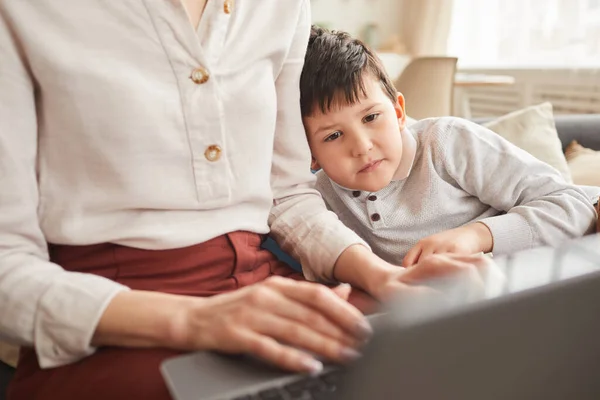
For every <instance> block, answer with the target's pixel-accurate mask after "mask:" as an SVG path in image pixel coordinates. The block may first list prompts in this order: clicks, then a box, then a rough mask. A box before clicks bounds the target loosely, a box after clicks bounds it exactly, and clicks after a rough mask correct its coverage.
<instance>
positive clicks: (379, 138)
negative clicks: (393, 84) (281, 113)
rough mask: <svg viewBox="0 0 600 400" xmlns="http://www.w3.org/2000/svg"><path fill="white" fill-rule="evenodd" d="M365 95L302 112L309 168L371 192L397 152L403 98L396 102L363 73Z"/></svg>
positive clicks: (389, 171)
mask: <svg viewBox="0 0 600 400" xmlns="http://www.w3.org/2000/svg"><path fill="white" fill-rule="evenodd" d="M364 86H365V91H366V96H364V97H362V98H361V99H360V100H359V101H358V102H356V103H355V104H353V105H342V106H339V107H333V108H332V109H331V110H330V111H328V112H327V113H325V114H323V113H322V112H321V110H319V109H318V107H317V110H315V112H314V113H313V115H312V116H310V117H305V118H304V127H305V129H306V134H307V137H308V144H309V146H310V149H311V152H312V156H313V165H312V168H313V169H319V168H323V170H324V171H325V173H326V174H327V176H329V178H331V179H332V180H333V181H334V182H336V183H337V184H338V185H341V186H343V187H345V188H348V189H353V190H364V191H368V192H376V191H378V190H380V189H382V188H384V187H385V186H387V185H388V184H389V183H390V182H391V180H392V178H393V176H394V174H395V172H396V170H397V169H398V167H399V165H400V160H401V158H402V135H401V134H400V129H402V128H403V127H404V124H405V120H406V116H405V114H404V98H403V97H402V95H401V94H398V101H397V102H396V104H394V103H392V102H391V101H390V98H389V97H388V96H386V94H385V93H384V91H383V89H382V87H381V85H380V83H379V81H377V80H375V79H374V78H371V77H365V80H364Z"/></svg>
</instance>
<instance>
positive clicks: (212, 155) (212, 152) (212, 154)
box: [204, 144, 221, 162]
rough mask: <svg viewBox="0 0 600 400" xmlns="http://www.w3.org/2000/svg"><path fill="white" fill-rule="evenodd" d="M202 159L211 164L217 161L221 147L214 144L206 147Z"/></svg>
mask: <svg viewBox="0 0 600 400" xmlns="http://www.w3.org/2000/svg"><path fill="white" fill-rule="evenodd" d="M204 157H206V159H207V160H208V161H211V162H214V161H217V160H218V159H219V158H221V147H220V146H217V145H216V144H213V145H210V146H208V147H207V148H206V151H205V152H204Z"/></svg>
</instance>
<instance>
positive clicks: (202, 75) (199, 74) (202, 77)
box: [190, 67, 210, 85]
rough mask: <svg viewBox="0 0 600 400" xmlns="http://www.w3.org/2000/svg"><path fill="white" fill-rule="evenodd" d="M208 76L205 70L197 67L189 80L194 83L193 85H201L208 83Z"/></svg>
mask: <svg viewBox="0 0 600 400" xmlns="http://www.w3.org/2000/svg"><path fill="white" fill-rule="evenodd" d="M209 76H210V75H209V74H208V71H207V70H206V69H204V68H202V67H198V68H196V69H195V70H193V71H192V76H190V78H191V79H192V81H194V83H197V84H198V85H202V84H203V83H206V81H208V78H209Z"/></svg>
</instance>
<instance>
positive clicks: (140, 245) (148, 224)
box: [0, 0, 402, 399]
mask: <svg viewBox="0 0 600 400" xmlns="http://www.w3.org/2000/svg"><path fill="white" fill-rule="evenodd" d="M309 14H310V12H309V4H308V0H293V1H292V0H290V1H285V2H283V1H280V0H265V1H262V2H260V3H256V2H251V1H248V0H237V2H235V1H234V0H209V1H206V0H138V1H112V2H106V1H102V0H71V1H67V2H65V1H62V2H56V1H52V0H39V1H35V2H22V1H5V2H2V3H0V60H1V61H0V171H1V174H2V175H1V180H0V209H1V210H2V212H1V214H0V293H1V294H2V301H1V302H0V335H1V336H2V337H5V338H8V339H11V340H13V341H15V342H18V343H20V344H22V345H23V346H24V349H23V350H22V352H21V358H20V361H19V366H18V369H17V372H16V376H15V378H14V380H13V382H12V384H11V387H10V389H9V396H10V398H12V399H20V398H47V397H51V398H62V399H71V398H86V399H93V398H109V397H112V398H145V399H164V398H168V393H167V391H166V389H165V386H164V383H163V381H162V378H161V377H160V375H159V372H158V365H159V363H160V362H161V361H162V360H163V359H165V358H166V357H170V356H173V355H176V354H179V352H181V351H186V350H195V349H215V350H220V351H224V352H229V353H251V354H254V355H256V356H259V357H262V358H264V359H266V360H268V361H270V362H273V363H275V364H277V365H279V366H281V367H284V368H289V369H292V370H298V371H314V370H318V369H320V368H321V364H320V363H319V362H318V361H316V360H315V359H314V358H312V357H311V356H310V355H309V353H307V352H305V351H304V350H309V351H311V352H312V353H315V354H318V355H321V356H324V357H327V358H330V359H333V360H336V361H343V360H348V359H352V358H355V357H356V356H357V355H358V353H357V351H356V347H357V346H358V345H359V343H361V342H362V340H363V339H364V338H365V336H367V335H368V334H369V332H370V328H369V326H368V324H367V323H366V321H365V319H364V317H363V316H362V314H361V313H360V312H359V311H358V310H357V309H356V308H355V307H353V306H351V305H350V304H348V303H347V302H346V301H344V300H345V299H346V298H347V297H348V295H349V288H348V287H347V286H343V285H342V286H338V287H336V288H334V289H332V290H330V289H328V288H326V287H325V286H322V285H315V284H311V283H308V282H297V281H295V280H292V279H290V278H294V279H300V277H299V276H298V275H297V274H296V275H294V273H293V272H292V271H291V270H289V269H288V268H287V267H285V266H284V265H282V264H280V263H278V262H276V260H275V259H274V258H273V256H272V255H271V254H270V253H268V252H266V251H264V250H261V249H260V244H261V240H262V239H263V238H264V234H266V233H267V232H269V228H270V229H271V231H272V232H273V235H274V236H275V238H276V239H277V240H278V241H279V243H280V244H281V245H282V246H283V247H284V249H286V250H288V251H290V252H292V254H293V255H294V256H296V257H297V258H299V259H300V260H301V261H302V263H303V265H304V269H305V271H304V272H305V275H307V277H308V278H309V279H310V280H322V281H328V282H331V283H334V282H349V283H350V284H353V285H355V286H358V287H359V288H362V289H364V290H366V291H368V292H369V293H371V294H372V295H374V296H376V297H382V296H384V295H385V293H386V292H388V291H390V290H395V289H397V288H399V287H402V279H401V278H400V275H399V273H398V270H397V269H396V268H394V267H393V266H390V265H387V264H385V263H384V262H382V261H381V260H380V259H378V258H376V257H375V256H373V254H372V253H371V252H370V251H369V249H368V248H367V247H366V246H364V245H363V242H362V241H361V240H360V239H359V238H358V237H357V236H356V235H355V234H354V233H353V232H351V231H350V230H348V229H347V228H345V227H344V226H343V225H342V224H341V223H339V222H338V220H337V218H336V217H335V216H334V215H333V214H332V213H330V212H328V211H327V210H326V209H325V207H324V205H323V203H322V200H321V198H320V197H319V195H318V194H317V193H316V192H315V191H314V190H313V188H312V184H313V178H312V175H311V174H310V172H309V163H310V155H309V151H308V148H307V146H306V144H305V140H304V137H303V127H302V122H301V119H300V110H299V107H298V97H299V95H298V79H299V76H300V71H301V68H302V62H303V57H304V51H305V46H306V42H307V39H308V34H309V29H310V26H309V25H310V21H309V19H310V17H309ZM334 267H335V274H334ZM281 276H283V277H286V276H287V277H288V278H281ZM273 277H275V278H273ZM267 278H269V279H267ZM238 289H239V290H238ZM355 300H356V301H354V303H355V304H359V305H360V304H361V303H360V299H359V298H358V297H357V298H356V299H355ZM363 300H364V298H363ZM357 302H358V303H357ZM362 304H363V305H364V303H362ZM283 339H285V340H286V343H288V344H290V346H288V345H285V344H283V343H281V341H282V340H283ZM299 349H303V350H299Z"/></svg>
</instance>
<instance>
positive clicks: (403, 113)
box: [394, 92, 406, 129]
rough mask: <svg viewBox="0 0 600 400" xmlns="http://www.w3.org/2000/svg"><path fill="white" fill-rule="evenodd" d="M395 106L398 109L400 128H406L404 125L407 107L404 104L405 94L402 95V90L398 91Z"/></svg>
mask: <svg viewBox="0 0 600 400" xmlns="http://www.w3.org/2000/svg"><path fill="white" fill-rule="evenodd" d="M394 108H395V109H396V116H397V117H398V123H399V124H400V129H404V126H405V125H406V111H405V110H406V108H405V106H404V96H402V93H400V92H398V98H397V100H396V104H395V105H394Z"/></svg>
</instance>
